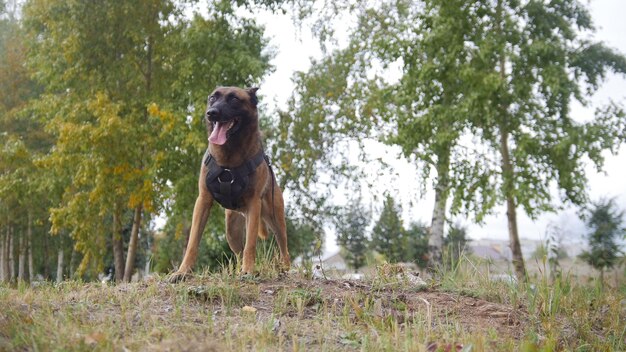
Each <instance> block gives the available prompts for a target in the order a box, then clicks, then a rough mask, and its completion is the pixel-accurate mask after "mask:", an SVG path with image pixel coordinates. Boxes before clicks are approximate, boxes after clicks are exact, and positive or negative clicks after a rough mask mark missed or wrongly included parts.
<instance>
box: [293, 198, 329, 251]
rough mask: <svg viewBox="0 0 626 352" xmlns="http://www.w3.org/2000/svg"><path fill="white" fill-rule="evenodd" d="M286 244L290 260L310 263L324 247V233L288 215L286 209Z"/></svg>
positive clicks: (304, 221) (312, 225) (314, 226)
mask: <svg viewBox="0 0 626 352" xmlns="http://www.w3.org/2000/svg"><path fill="white" fill-rule="evenodd" d="M286 221H287V243H288V246H289V254H290V255H291V257H292V258H297V257H300V258H301V259H302V260H303V261H310V260H311V259H313V257H314V256H316V255H318V254H319V253H320V251H321V248H322V247H323V245H324V233H323V231H322V230H321V229H319V228H317V227H316V225H315V224H310V223H308V222H307V221H306V220H303V219H298V218H296V217H294V216H291V215H290V210H289V209H287V216H286Z"/></svg>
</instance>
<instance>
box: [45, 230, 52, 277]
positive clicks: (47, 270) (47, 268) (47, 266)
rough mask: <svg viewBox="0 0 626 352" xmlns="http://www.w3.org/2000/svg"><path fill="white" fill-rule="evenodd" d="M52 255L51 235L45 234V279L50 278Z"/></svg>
mask: <svg viewBox="0 0 626 352" xmlns="http://www.w3.org/2000/svg"><path fill="white" fill-rule="evenodd" d="M51 259H52V255H51V254H50V236H49V235H45V236H43V277H44V280H49V279H50V268H51V266H50V260H51Z"/></svg>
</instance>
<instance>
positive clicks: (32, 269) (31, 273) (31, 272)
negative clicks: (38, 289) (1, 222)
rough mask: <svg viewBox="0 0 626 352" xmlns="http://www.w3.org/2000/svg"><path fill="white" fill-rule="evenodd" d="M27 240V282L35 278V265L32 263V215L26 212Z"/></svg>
mask: <svg viewBox="0 0 626 352" xmlns="http://www.w3.org/2000/svg"><path fill="white" fill-rule="evenodd" d="M26 236H27V239H26V240H27V241H28V246H27V247H28V282H33V280H34V279H35V267H34V265H33V216H32V214H31V212H28V230H27V232H26Z"/></svg>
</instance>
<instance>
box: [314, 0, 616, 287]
mask: <svg viewBox="0 0 626 352" xmlns="http://www.w3.org/2000/svg"><path fill="white" fill-rule="evenodd" d="M342 4H344V5H345V6H343V7H342V6H335V7H331V8H332V9H337V8H339V9H349V10H352V11H355V12H356V13H357V17H358V20H357V22H356V23H357V26H356V29H355V30H354V31H353V32H352V33H351V36H350V39H351V40H350V41H349V44H348V46H347V47H346V48H345V49H342V50H338V51H335V52H333V53H331V54H330V55H329V58H327V59H324V60H323V61H322V62H324V63H326V64H330V65H331V66H329V67H335V66H336V67H340V68H343V69H342V71H336V73H337V74H341V73H344V75H343V76H341V78H340V79H339V78H336V79H335V80H337V81H340V82H341V81H342V80H346V79H347V80H348V82H351V84H349V85H348V89H346V91H345V92H343V93H342V94H341V97H343V98H346V97H358V98H359V99H360V100H359V101H358V102H357V103H356V104H354V103H353V104H350V105H349V106H348V109H353V107H355V109H357V112H358V114H355V115H353V116H355V118H354V119H351V120H348V123H347V124H345V125H340V126H354V125H358V124H359V123H363V124H365V125H369V126H371V124H372V123H374V125H377V124H378V123H379V121H381V120H382V121H385V120H388V121H391V122H392V124H391V126H393V127H396V128H395V129H394V128H393V127H392V128H390V129H389V130H390V131H391V133H389V136H387V138H385V137H383V140H387V141H389V142H391V143H398V144H399V145H401V146H402V147H403V149H404V152H405V154H409V153H415V154H414V155H415V158H416V159H417V160H420V161H422V162H424V163H426V164H428V165H434V166H435V169H437V168H438V167H439V166H441V168H440V169H439V170H437V171H438V174H437V179H436V183H435V184H436V186H435V190H436V192H437V196H436V206H435V210H436V211H435V212H434V214H435V215H434V216H433V227H434V228H433V232H434V233H435V234H433V237H432V241H433V242H432V244H433V245H438V244H437V243H436V242H438V238H439V234H442V226H440V225H441V224H443V222H442V221H441V219H443V218H444V216H443V215H441V214H443V213H444V209H445V199H447V195H448V193H447V191H446V189H449V190H450V191H452V195H453V200H452V204H451V210H452V212H453V213H454V212H455V211H457V210H465V211H468V212H469V211H471V212H474V213H475V215H476V218H477V220H478V221H480V220H481V218H482V216H483V215H484V214H485V213H487V212H488V211H489V210H491V209H492V208H493V206H494V205H495V204H497V203H498V202H502V203H504V204H505V206H506V209H507V210H506V213H507V220H508V224H509V239H510V245H511V250H512V254H513V264H514V267H515V271H516V274H517V276H518V277H519V278H520V279H521V280H523V279H525V278H526V269H525V265H524V260H523V256H522V253H521V246H520V243H519V233H518V228H517V208H518V207H520V206H521V207H522V208H523V209H524V211H525V212H526V213H527V214H528V215H529V216H530V217H531V218H534V217H536V216H537V215H538V214H540V213H542V212H545V211H553V210H555V209H556V208H557V207H556V206H555V205H554V202H553V198H554V194H552V193H551V187H555V188H557V189H559V192H560V193H559V195H560V198H561V200H562V201H563V202H565V203H572V204H583V203H584V202H585V201H586V198H587V192H586V181H587V180H586V177H585V160H586V159H587V158H588V159H589V160H591V162H592V163H593V164H594V165H595V166H596V168H598V169H601V168H602V163H603V160H604V159H603V155H602V152H603V151H604V150H609V151H610V152H614V153H615V152H616V151H617V150H618V148H619V146H620V145H621V143H622V142H623V141H624V140H626V138H625V133H626V118H625V115H624V112H623V110H622V109H621V107H620V106H619V105H617V104H609V105H608V106H606V107H603V108H602V109H599V110H598V111H597V112H596V116H595V119H590V120H589V121H587V122H583V123H581V122H577V121H575V120H574V119H573V118H572V116H571V108H570V104H571V103H572V102H573V101H574V100H576V101H578V102H580V103H581V104H583V105H588V104H589V101H588V98H589V96H591V95H592V94H593V92H594V91H596V90H597V88H598V87H599V85H600V84H601V83H602V80H603V78H604V77H605V75H606V73H607V72H609V71H613V72H616V73H622V74H623V73H624V72H626V59H625V58H624V56H622V55H621V54H620V53H618V52H616V51H615V50H612V49H610V48H607V47H606V46H605V45H603V44H602V43H598V42H595V41H593V40H592V39H589V38H590V37H589V34H593V31H594V28H593V24H592V23H591V17H590V15H589V12H588V10H587V9H586V8H585V7H584V6H583V5H582V4H580V3H579V1H577V0H561V1H551V2H542V1H534V0H533V1H525V2H520V1H517V0H498V1H496V2H495V3H494V2H493V1H486V0H458V1H443V0H431V1H425V2H423V3H420V4H417V5H414V6H412V4H411V3H409V2H405V1H399V2H398V1H395V2H389V3H383V4H381V5H380V6H379V7H378V8H372V7H368V6H367V5H364V6H362V7H355V6H351V5H346V4H347V2H346V3H344V2H342ZM359 9H362V11H358V10H359ZM325 28H326V27H323V28H322V30H320V32H319V33H321V34H324V33H327V32H325V31H324V29H325ZM325 38H327V37H324V36H322V39H325ZM344 57H345V58H344ZM342 58H343V59H342ZM363 58H366V60H363ZM372 63H374V64H372ZM393 65H395V66H394V67H398V66H399V67H400V69H399V70H400V71H401V78H400V79H399V81H398V82H392V81H389V82H388V81H386V80H385V74H384V71H383V73H378V71H377V70H376V67H382V68H383V69H384V68H386V67H389V66H393ZM363 66H366V67H369V68H371V69H370V70H369V71H368V69H367V68H364V67H363ZM313 70H315V71H316V72H317V71H323V69H322V68H320V67H317V65H314V66H313ZM363 72H369V77H368V75H367V74H366V75H365V76H363V74H362V73H363ZM355 76H356V78H355ZM371 76H374V78H373V79H370V78H371ZM323 83H324V81H321V83H320V84H323ZM333 84H334V83H328V85H333ZM317 91H323V90H321V89H317ZM331 92H332V91H331ZM331 97H334V95H331ZM307 99H308V98H307ZM331 103H332V104H337V103H336V101H334V100H332V99H331ZM331 106H332V105H331ZM337 106H338V107H339V108H340V107H342V105H337ZM361 107H366V108H368V109H365V108H363V109H361ZM335 111H339V112H335V113H334V114H333V115H338V116H342V115H346V114H345V113H342V111H341V110H340V109H337V107H335ZM448 111H450V114H449V115H450V116H448V115H446V114H447V113H448ZM346 116H351V115H346ZM340 121H341V120H340ZM394 122H395V126H394ZM379 126H380V127H379V128H378V129H377V130H378V131H384V130H385V127H387V126H385V125H379ZM334 130H341V127H340V128H335V129H334ZM348 132H351V131H350V130H348ZM468 134H471V137H469V136H468ZM383 136H384V134H383ZM422 136H424V139H422ZM463 137H465V138H468V139H470V138H471V139H472V145H470V146H463V145H461V144H460V142H459V141H461V140H463ZM416 147H417V148H416ZM451 148H452V149H451ZM455 148H456V149H455ZM463 149H467V151H468V153H469V154H468V157H464V155H465V154H463V153H462V152H460V151H462V150H463ZM448 150H450V151H451V152H452V153H451V154H448ZM447 155H450V158H451V160H457V161H456V162H458V165H454V164H453V163H450V164H449V165H450V167H449V169H447V170H446V168H444V167H443V166H445V165H447V164H448V162H447V161H446V156H447ZM435 157H436V160H433V159H435ZM432 161H434V162H432ZM473 163H476V164H477V165H478V166H479V167H476V168H474V169H472V167H471V166H472V164H473ZM468 166H469V167H468ZM423 170H428V167H426V168H423ZM446 171H448V172H449V175H446ZM466 175H469V177H466ZM446 177H448V178H447V179H445V178H446ZM446 185H449V188H448V187H446ZM435 225H437V226H435Z"/></svg>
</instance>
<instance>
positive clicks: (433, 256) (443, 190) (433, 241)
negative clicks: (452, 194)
mask: <svg viewBox="0 0 626 352" xmlns="http://www.w3.org/2000/svg"><path fill="white" fill-rule="evenodd" d="M449 171H450V147H445V148H444V150H443V152H442V153H441V155H439V156H438V159H437V185H436V186H435V205H434V208H433V217H432V222H431V225H430V234H429V235H430V236H429V237H428V252H429V254H428V267H429V269H430V270H431V271H432V270H434V269H436V268H437V267H438V266H440V265H441V264H442V261H443V258H442V253H443V235H444V226H445V221H446V204H447V202H448V194H449V180H448V173H449Z"/></svg>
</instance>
